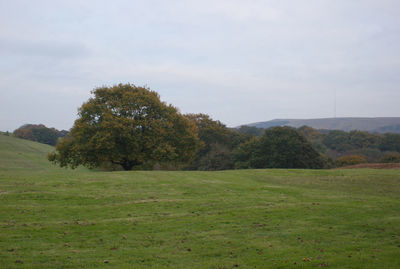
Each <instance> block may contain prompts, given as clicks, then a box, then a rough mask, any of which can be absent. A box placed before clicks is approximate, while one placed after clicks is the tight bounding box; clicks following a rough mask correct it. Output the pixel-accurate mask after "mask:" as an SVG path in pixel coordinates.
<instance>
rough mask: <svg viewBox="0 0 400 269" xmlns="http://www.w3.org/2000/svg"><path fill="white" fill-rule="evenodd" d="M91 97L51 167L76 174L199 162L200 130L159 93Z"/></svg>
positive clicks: (116, 89)
mask: <svg viewBox="0 0 400 269" xmlns="http://www.w3.org/2000/svg"><path fill="white" fill-rule="evenodd" d="M92 94H93V95H94V97H92V98H90V99H89V100H88V101H87V102H86V103H84V104H83V105H82V106H81V107H80V109H79V113H78V119H77V120H76V121H75V123H74V126H73V127H72V129H71V131H70V134H69V135H68V136H67V137H65V138H63V139H61V140H60V141H59V143H58V144H57V146H56V151H55V152H53V153H51V154H50V155H49V160H50V161H53V162H55V163H57V164H59V165H60V166H62V167H63V166H70V167H72V168H75V167H76V166H78V165H85V166H87V167H98V166H101V165H102V164H104V163H112V164H114V165H120V166H122V167H123V168H124V169H125V170H131V169H132V168H134V167H136V166H143V165H147V166H148V167H152V166H153V165H154V164H156V163H169V164H174V165H178V164H179V163H184V162H188V161H190V160H191V159H192V157H193V156H194V154H195V152H196V150H197V148H198V145H199V141H198V137H197V130H196V128H197V127H196V125H195V124H193V123H192V122H190V121H189V120H188V119H187V118H186V117H184V116H183V115H181V114H180V113H179V112H178V110H177V109H176V108H175V107H173V106H172V105H167V104H165V103H164V102H162V101H161V100H160V97H159V95H158V94H157V93H156V92H155V91H152V90H150V89H148V88H146V87H138V86H135V85H132V84H119V85H115V86H113V87H100V88H97V89H95V90H93V91H92Z"/></svg>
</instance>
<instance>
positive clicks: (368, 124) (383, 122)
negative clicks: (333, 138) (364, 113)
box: [246, 117, 400, 133]
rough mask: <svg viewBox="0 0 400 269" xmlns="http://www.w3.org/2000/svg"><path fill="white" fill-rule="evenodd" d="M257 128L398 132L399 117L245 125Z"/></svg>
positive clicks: (287, 120) (279, 121) (306, 120)
mask: <svg viewBox="0 0 400 269" xmlns="http://www.w3.org/2000/svg"><path fill="white" fill-rule="evenodd" d="M246 125H248V126H255V127H258V128H269V127H274V126H291V127H295V128H299V127H301V126H304V125H307V126H310V127H312V128H315V129H326V130H342V131H351V130H360V131H368V132H377V133H385V132H394V133H399V132H400V117H386V118H385V117H381V118H325V119H276V120H271V121H264V122H256V123H250V124H246Z"/></svg>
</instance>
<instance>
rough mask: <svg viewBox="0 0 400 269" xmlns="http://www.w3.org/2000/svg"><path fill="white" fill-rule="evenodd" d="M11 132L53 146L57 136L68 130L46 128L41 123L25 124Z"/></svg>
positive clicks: (19, 136)
mask: <svg viewBox="0 0 400 269" xmlns="http://www.w3.org/2000/svg"><path fill="white" fill-rule="evenodd" d="M13 134H14V136H15V137H18V138H23V139H27V140H31V141H36V142H39V143H43V144H48V145H51V146H55V145H56V144H57V141H58V138H59V137H63V136H65V135H66V134H68V131H65V130H62V131H58V130H57V129H55V128H47V127H46V126H45V125H43V124H25V125H22V126H21V127H19V128H18V129H16V130H15V131H14V132H13Z"/></svg>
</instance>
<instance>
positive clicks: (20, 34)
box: [0, 0, 400, 131]
mask: <svg viewBox="0 0 400 269" xmlns="http://www.w3.org/2000/svg"><path fill="white" fill-rule="evenodd" d="M399 14H400V1H398V0H379V1H378V0H330V1H329V0H276V1H272V0H271V1H268V0H263V1H257V0H241V1H236V0H212V1H211V0H202V1H198V0H196V1H194V0H193V1H191V0H180V1H178V0H168V1H165V0H146V1H135V0H129V1H100V0H93V1H87V0H86V1H73V0H68V1H61V0H49V1H39V0H35V1H32V0H29V1H28V0H27V1H19V0H0V130H3V131H6V130H9V131H13V130H14V129H16V128H18V127H19V126H20V125H22V124H25V123H43V124H45V125H47V126H49V127H56V128H57V129H69V128H71V127H72V125H73V122H74V120H75V119H76V117H77V109H78V107H79V106H81V105H82V103H83V102H85V101H86V100H87V99H88V98H89V97H90V91H91V90H92V89H93V88H95V87H98V86H102V85H113V84H117V83H127V82H130V83H134V84H136V85H139V86H141V85H147V86H148V87H150V88H151V89H152V90H155V91H157V92H158V93H159V94H160V95H161V99H162V100H163V101H166V102H167V103H171V104H173V105H174V106H176V107H178V108H179V109H180V111H181V112H182V113H198V112H202V113H206V114H209V115H210V116H212V117H213V118H214V119H218V120H220V121H222V122H223V123H225V124H227V125H228V126H237V125H240V124H245V123H250V122H257V121H265V120H271V119H275V118H323V117H333V116H334V92H335V90H336V96H337V116H338V117H342V116H345V117H350V116H372V117H374V116H400V88H399V85H400V16H399Z"/></svg>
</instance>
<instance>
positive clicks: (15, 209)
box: [0, 136, 400, 268]
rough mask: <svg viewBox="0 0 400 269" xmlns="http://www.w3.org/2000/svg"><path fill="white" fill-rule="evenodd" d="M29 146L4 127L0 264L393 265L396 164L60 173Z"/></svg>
mask: <svg viewBox="0 0 400 269" xmlns="http://www.w3.org/2000/svg"><path fill="white" fill-rule="evenodd" d="M24 143H25V141H22V140H18V139H15V138H10V137H8V138H4V137H1V136H0V268H101V267H106V268H107V267H109V268H315V267H327V266H329V268H399V267H400V259H399V253H400V200H399V197H400V171H399V170H373V169H354V170H352V169H351V170H350V169H349V170H330V171H328V170H319V171H316V170H279V169H273V170H239V171H223V172H167V171H143V172H139V171H132V172H94V171H89V170H85V169H81V170H66V169H59V168H55V167H53V166H52V165H51V164H48V163H47V162H46V161H45V160H43V159H44V157H45V155H46V152H47V151H49V150H51V148H49V147H47V146H43V145H38V144H35V143H33V142H29V141H27V144H24ZM32 143H33V144H32Z"/></svg>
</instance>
